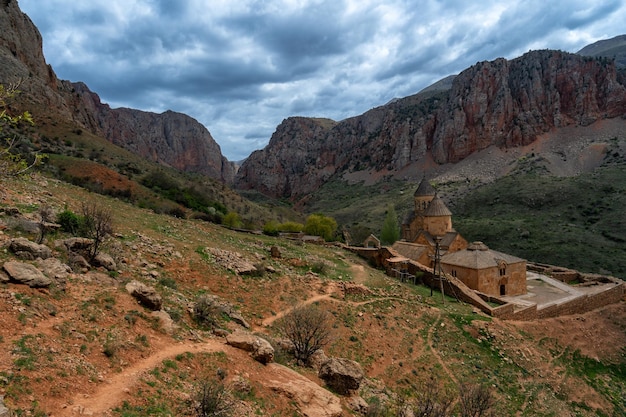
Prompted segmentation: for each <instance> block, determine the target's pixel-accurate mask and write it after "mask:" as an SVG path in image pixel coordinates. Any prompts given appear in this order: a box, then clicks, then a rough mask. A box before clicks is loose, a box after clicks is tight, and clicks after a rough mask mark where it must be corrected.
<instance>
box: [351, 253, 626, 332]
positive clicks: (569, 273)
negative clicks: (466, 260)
mask: <svg viewBox="0 0 626 417" xmlns="http://www.w3.org/2000/svg"><path fill="white" fill-rule="evenodd" d="M348 249H349V250H351V251H352V252H355V253H357V254H358V255H360V256H361V257H363V258H365V259H367V260H368V261H369V262H370V264H371V265H373V266H376V267H382V268H384V269H385V270H386V271H387V275H390V276H394V272H393V269H395V266H397V265H395V264H391V263H389V262H388V259H391V258H394V257H401V256H402V255H400V254H399V253H397V252H396V251H395V250H393V249H392V248H389V247H382V248H379V249H376V248H359V247H348ZM403 266H405V267H406V272H407V273H409V274H411V275H413V276H416V277H418V279H417V280H416V283H422V284H424V285H427V286H432V287H433V288H436V289H437V290H439V281H437V280H436V278H435V275H434V273H433V270H432V268H429V267H427V266H424V265H422V264H420V263H418V262H415V261H411V260H408V261H407V262H405V263H404V264H403ZM528 269H529V270H531V271H535V272H540V273H542V274H546V275H552V277H553V278H555V279H560V278H563V282H566V283H567V282H572V281H575V280H578V281H581V282H583V283H593V282H594V281H597V282H602V283H610V282H612V283H614V284H615V286H614V287H612V288H609V289H607V290H605V291H601V292H598V293H595V294H589V295H582V296H580V297H578V298H575V299H573V300H570V301H566V302H563V303H555V304H552V305H549V306H547V307H544V308H541V309H537V306H536V305H531V306H528V307H521V306H518V305H515V304H511V303H505V302H504V300H501V299H499V298H498V297H492V296H489V295H486V294H480V293H477V292H475V291H473V290H472V289H470V288H469V287H467V286H466V285H465V284H463V283H462V282H461V281H460V280H458V279H456V278H454V277H452V276H450V275H446V279H445V280H444V292H445V293H446V294H448V295H451V296H453V297H456V298H457V299H459V300H460V301H463V302H466V303H468V304H471V305H473V306H475V307H477V308H479V309H480V310H481V311H483V312H484V313H486V314H489V315H490V316H492V317H497V318H500V319H503V320H519V321H530V320H536V319H543V318H549V317H558V316H563V315H568V314H582V313H586V312H588V311H591V310H595V309H597V308H600V307H603V306H606V305H609V304H613V303H618V302H620V301H622V299H623V298H624V296H625V295H626V283H625V282H624V281H621V280H620V279H618V278H614V277H608V276H604V275H595V274H581V273H579V272H577V271H574V270H570V269H567V268H561V267H555V266H552V265H544V264H528ZM555 273H556V274H555ZM572 277H574V278H573V279H572ZM487 302H492V303H498V304H502V305H500V306H498V307H492V306H490V305H489V304H487Z"/></svg>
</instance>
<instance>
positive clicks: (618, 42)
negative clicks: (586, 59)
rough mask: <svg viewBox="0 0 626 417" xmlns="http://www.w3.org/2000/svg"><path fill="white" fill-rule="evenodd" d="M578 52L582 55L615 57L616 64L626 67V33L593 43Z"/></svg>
mask: <svg viewBox="0 0 626 417" xmlns="http://www.w3.org/2000/svg"><path fill="white" fill-rule="evenodd" d="M576 53H577V54H578V55H582V56H592V57H604V58H610V59H615V64H616V65H617V66H618V67H619V68H626V35H620V36H616V37H614V38H611V39H604V40H601V41H598V42H595V43H592V44H591V45H587V46H585V47H584V48H583V49H581V50H580V51H578V52H576Z"/></svg>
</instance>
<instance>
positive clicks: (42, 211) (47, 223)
mask: <svg viewBox="0 0 626 417" xmlns="http://www.w3.org/2000/svg"><path fill="white" fill-rule="evenodd" d="M39 217H40V218H41V221H40V222H39V239H38V240H37V243H42V242H43V240H44V238H45V237H46V233H48V232H49V231H50V229H51V228H52V227H53V225H52V223H51V222H52V221H53V220H54V210H52V207H50V206H48V205H47V204H44V205H42V206H40V207H39Z"/></svg>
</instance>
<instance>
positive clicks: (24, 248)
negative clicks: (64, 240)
mask: <svg viewBox="0 0 626 417" xmlns="http://www.w3.org/2000/svg"><path fill="white" fill-rule="evenodd" d="M9 249H10V250H11V252H13V253H14V254H15V255H16V256H17V257H19V258H22V259H29V260H33V259H37V258H41V259H47V258H49V257H51V256H52V251H51V250H50V248H49V247H47V246H46V245H40V244H38V243H35V242H32V241H30V240H28V239H26V238H24V237H18V238H16V239H11V243H10V244H9Z"/></svg>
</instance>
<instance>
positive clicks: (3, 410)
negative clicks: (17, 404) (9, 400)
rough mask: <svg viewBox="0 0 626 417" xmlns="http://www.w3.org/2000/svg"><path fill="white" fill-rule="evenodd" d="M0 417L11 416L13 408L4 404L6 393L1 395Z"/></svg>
mask: <svg viewBox="0 0 626 417" xmlns="http://www.w3.org/2000/svg"><path fill="white" fill-rule="evenodd" d="M0 417H11V410H9V409H8V408H7V407H6V406H5V405H4V395H0Z"/></svg>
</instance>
